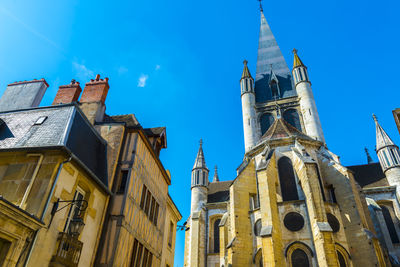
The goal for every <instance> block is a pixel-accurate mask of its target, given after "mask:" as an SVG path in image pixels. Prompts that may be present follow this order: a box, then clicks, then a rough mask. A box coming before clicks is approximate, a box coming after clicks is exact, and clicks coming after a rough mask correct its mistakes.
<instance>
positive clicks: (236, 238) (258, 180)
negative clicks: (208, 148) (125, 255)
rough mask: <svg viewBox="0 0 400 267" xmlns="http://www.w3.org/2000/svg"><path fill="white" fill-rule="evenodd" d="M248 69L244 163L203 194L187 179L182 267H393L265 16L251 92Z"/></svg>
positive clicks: (298, 66)
mask: <svg viewBox="0 0 400 267" xmlns="http://www.w3.org/2000/svg"><path fill="white" fill-rule="evenodd" d="M246 63H247V62H245V66H244V70H243V74H242V79H241V84H240V85H241V93H242V109H243V126H244V134H245V155H244V159H243V162H242V163H241V164H240V166H239V167H238V169H237V176H236V177H235V178H234V179H233V180H231V181H223V182H219V181H218V180H214V181H213V182H212V183H209V182H208V174H207V176H206V177H207V183H206V184H203V186H202V187H201V188H202V189H201V190H202V191H201V192H202V194H199V192H198V190H194V189H196V188H197V187H193V180H192V205H191V207H192V210H191V214H190V217H189V218H188V219H187V221H186V226H187V230H186V236H185V259H184V265H185V266H191V267H194V266H213V267H214V266H279V267H280V266H294V267H296V266H340V267H343V266H390V263H389V257H388V255H387V253H386V250H385V249H384V246H382V242H381V240H380V239H379V236H378V235H377V233H376V230H375V229H376V228H375V227H374V226H375V223H374V220H373V219H371V215H370V212H369V207H368V203H367V201H366V198H365V195H364V192H363V191H361V188H360V186H359V184H358V183H357V182H356V180H355V178H354V172H353V171H352V170H350V169H348V168H346V167H345V166H343V165H342V164H341V163H340V160H339V157H338V156H337V155H335V154H334V153H332V152H331V151H329V150H328V149H327V146H326V144H325V139H324V135H323V132H322V127H321V123H320V121H319V116H318V112H317V108H316V104H315V100H314V97H313V94H312V90H311V83H310V81H309V78H308V73H307V68H306V67H305V65H304V64H303V63H302V62H301V60H300V58H299V57H298V55H297V51H295V58H294V67H293V71H292V74H293V75H294V76H295V77H294V81H293V80H292V77H291V76H290V72H289V71H288V68H287V66H286V62H285V61H284V59H283V56H282V54H281V52H280V50H279V47H278V45H277V43H276V41H275V39H274V36H273V34H272V32H271V29H270V27H269V25H268V23H267V22H266V19H265V17H264V15H263V13H262V12H261V30H260V41H259V57H258V62H257V76H256V81H255V90H254V91H252V88H253V87H252V86H248V81H251V82H253V80H252V78H251V75H250V71H249V70H248V68H247V64H246ZM248 89H250V90H248ZM246 95H250V96H253V97H254V99H253V98H246V99H244V98H243V97H244V96H246ZM244 100H245V101H244ZM252 109H254V110H255V113H253V112H251V110H252ZM252 121H255V122H256V125H255V126H253V125H252V124H251V123H249V122H252ZM253 136H257V138H253ZM200 150H201V153H200ZM200 150H199V153H198V155H197V158H196V161H195V162H196V163H197V162H199V155H202V157H203V159H202V162H203V165H202V166H203V169H206V166H205V160H204V155H203V154H204V153H203V151H202V147H200ZM195 166H196V164H195ZM193 171H195V168H194V169H193ZM193 171H192V177H193ZM194 201H195V202H196V203H193V202H194ZM216 220H217V221H216ZM217 223H218V227H217V226H216V224H217ZM217 247H218V249H216V248H217Z"/></svg>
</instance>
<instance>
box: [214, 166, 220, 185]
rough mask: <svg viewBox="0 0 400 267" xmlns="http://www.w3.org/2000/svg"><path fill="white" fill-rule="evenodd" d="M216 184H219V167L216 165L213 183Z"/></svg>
mask: <svg viewBox="0 0 400 267" xmlns="http://www.w3.org/2000/svg"><path fill="white" fill-rule="evenodd" d="M215 182H219V177H218V167H217V165H215V171H214V178H213V183H215Z"/></svg>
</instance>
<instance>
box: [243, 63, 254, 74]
mask: <svg viewBox="0 0 400 267" xmlns="http://www.w3.org/2000/svg"><path fill="white" fill-rule="evenodd" d="M247 63H248V61H247V60H244V61H243V65H244V67H243V73H242V79H244V78H251V79H253V77H251V74H250V70H249V68H248V67H247Z"/></svg>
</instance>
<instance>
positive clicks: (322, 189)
mask: <svg viewBox="0 0 400 267" xmlns="http://www.w3.org/2000/svg"><path fill="white" fill-rule="evenodd" d="M315 168H316V170H317V176H318V183H319V188H320V189H321V194H322V199H323V200H324V201H326V198H325V192H324V187H323V186H322V178H321V175H320V174H319V169H318V165H317V164H315Z"/></svg>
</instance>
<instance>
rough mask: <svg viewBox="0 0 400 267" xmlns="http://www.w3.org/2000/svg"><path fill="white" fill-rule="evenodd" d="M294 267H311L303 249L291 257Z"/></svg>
mask: <svg viewBox="0 0 400 267" xmlns="http://www.w3.org/2000/svg"><path fill="white" fill-rule="evenodd" d="M291 261H292V266H293V267H309V266H310V261H309V260H308V256H307V253H305V252H304V250H302V249H299V248H298V249H296V250H295V251H293V253H292V255H291Z"/></svg>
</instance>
